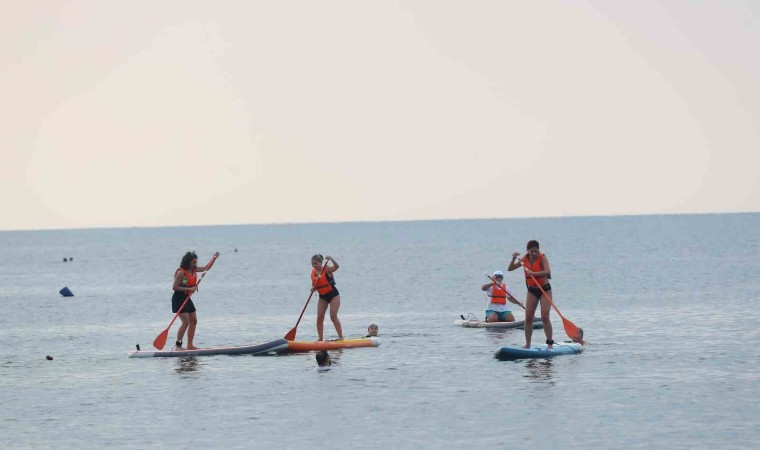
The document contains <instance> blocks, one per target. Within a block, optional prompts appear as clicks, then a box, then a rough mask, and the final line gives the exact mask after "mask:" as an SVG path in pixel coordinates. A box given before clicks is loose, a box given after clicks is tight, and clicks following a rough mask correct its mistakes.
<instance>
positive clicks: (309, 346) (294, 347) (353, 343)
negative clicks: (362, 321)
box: [288, 337, 380, 352]
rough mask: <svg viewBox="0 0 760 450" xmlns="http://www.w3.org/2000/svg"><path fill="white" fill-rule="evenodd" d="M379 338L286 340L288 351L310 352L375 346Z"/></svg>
mask: <svg viewBox="0 0 760 450" xmlns="http://www.w3.org/2000/svg"><path fill="white" fill-rule="evenodd" d="M378 345H380V338H377V337H370V338H364V339H345V340H342V341H288V351H291V352H311V351H315V350H316V351H319V350H337V349H339V348H354V347H377V346H378Z"/></svg>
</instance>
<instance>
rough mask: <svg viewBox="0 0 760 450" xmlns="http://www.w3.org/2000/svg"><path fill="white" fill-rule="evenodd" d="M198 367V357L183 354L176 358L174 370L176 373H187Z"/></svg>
mask: <svg viewBox="0 0 760 450" xmlns="http://www.w3.org/2000/svg"><path fill="white" fill-rule="evenodd" d="M198 367H200V364H198V357H196V356H184V357H181V358H177V367H176V368H175V369H174V370H175V371H176V372H177V373H189V372H195V371H197V370H198Z"/></svg>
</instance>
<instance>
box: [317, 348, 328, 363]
mask: <svg viewBox="0 0 760 450" xmlns="http://www.w3.org/2000/svg"><path fill="white" fill-rule="evenodd" d="M329 359H330V355H328V354H327V350H322V351H319V352H317V364H319V365H320V366H324V365H325V364H327V361H328V360H329Z"/></svg>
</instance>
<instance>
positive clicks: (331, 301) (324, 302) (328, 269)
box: [311, 255, 343, 341]
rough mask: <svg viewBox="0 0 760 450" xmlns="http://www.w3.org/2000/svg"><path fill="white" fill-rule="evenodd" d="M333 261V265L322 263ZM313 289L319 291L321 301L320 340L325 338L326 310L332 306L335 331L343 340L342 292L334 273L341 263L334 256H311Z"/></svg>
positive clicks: (318, 318)
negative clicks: (340, 314) (323, 262)
mask: <svg viewBox="0 0 760 450" xmlns="http://www.w3.org/2000/svg"><path fill="white" fill-rule="evenodd" d="M323 260H326V261H332V265H331V266H328V265H327V263H325V265H324V266H323V265H322V261H323ZM311 267H312V269H311V286H312V288H311V290H312V292H314V290H316V291H317V292H319V302H318V303H317V335H318V336H319V339H318V340H320V341H323V340H324V336H323V334H324V326H325V312H327V307H328V306H330V320H332V323H333V325H335V331H337V332H338V340H339V341H342V340H343V327H342V326H341V325H340V320H339V319H338V309H340V293H339V292H338V289H337V288H336V287H335V277H333V273H334V272H335V271H336V270H338V268H339V267H340V265H339V264H338V262H337V261H335V260H334V259H333V258H332V256H327V257H324V258H323V257H322V255H314V256H312V257H311Z"/></svg>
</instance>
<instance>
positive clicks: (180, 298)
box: [172, 291, 195, 313]
mask: <svg viewBox="0 0 760 450" xmlns="http://www.w3.org/2000/svg"><path fill="white" fill-rule="evenodd" d="M186 298H187V292H180V291H174V295H172V312H173V313H176V312H177V311H179V307H180V306H182V304H183V303H185V299H186ZM182 312H183V313H194V312H195V305H193V300H192V299H191V300H188V301H187V303H185V307H184V308H182Z"/></svg>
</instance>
